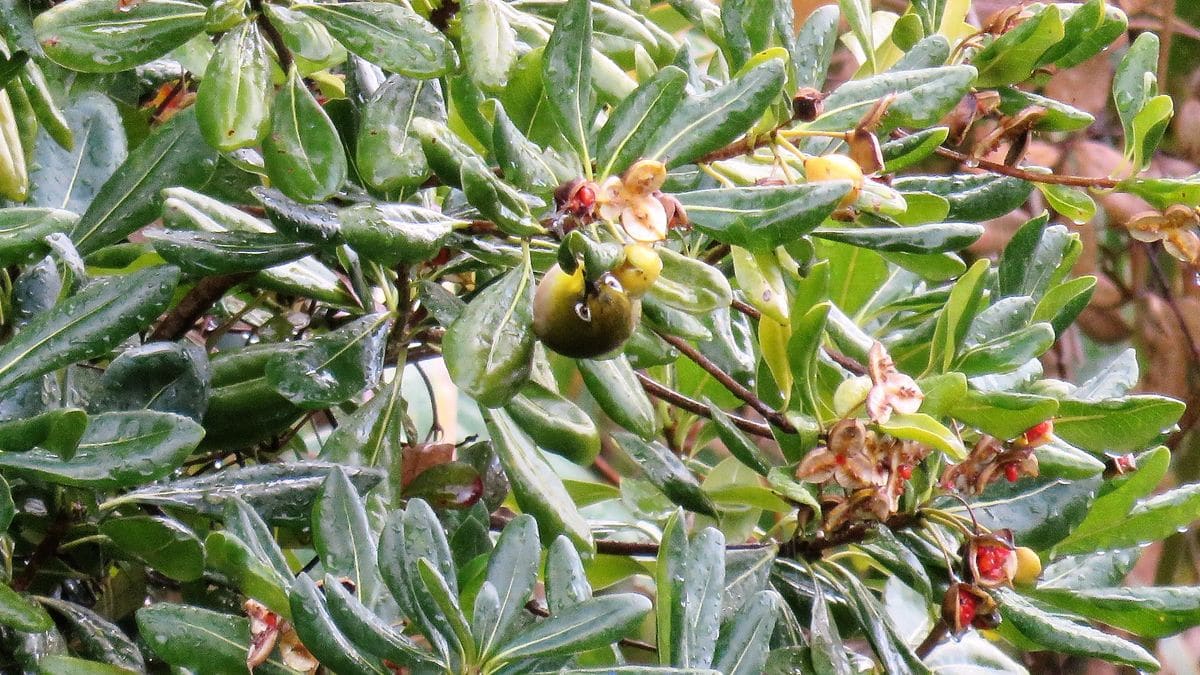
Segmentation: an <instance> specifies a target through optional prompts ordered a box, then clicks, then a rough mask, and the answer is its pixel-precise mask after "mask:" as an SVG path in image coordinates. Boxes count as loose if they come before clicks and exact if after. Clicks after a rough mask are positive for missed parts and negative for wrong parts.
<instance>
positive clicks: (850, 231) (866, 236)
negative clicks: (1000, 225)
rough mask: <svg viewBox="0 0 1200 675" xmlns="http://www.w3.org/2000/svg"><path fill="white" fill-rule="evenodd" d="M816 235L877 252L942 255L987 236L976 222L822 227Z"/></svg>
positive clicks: (816, 231)
mask: <svg viewBox="0 0 1200 675" xmlns="http://www.w3.org/2000/svg"><path fill="white" fill-rule="evenodd" d="M812 234H813V236H814V237H819V238H821V239H828V240H830V241H837V242H841V243H844V244H850V245H851V246H861V247H862V248H869V249H873V250H876V251H894V252H899V253H940V252H943V251H958V250H961V249H964V248H966V247H967V246H969V245H971V244H972V243H974V242H975V240H976V239H979V237H981V236H982V235H983V227H981V226H979V225H975V224H972V223H931V224H929V225H913V226H911V227H858V228H841V227H837V228H833V227H818V228H817V229H815V230H813V233H812Z"/></svg>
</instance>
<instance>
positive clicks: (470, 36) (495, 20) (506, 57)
mask: <svg viewBox="0 0 1200 675" xmlns="http://www.w3.org/2000/svg"><path fill="white" fill-rule="evenodd" d="M459 18H460V20H461V21H462V52H463V58H464V60H466V62H467V73H468V74H469V75H470V76H471V81H473V82H474V83H475V84H476V85H477V86H478V87H479V88H480V89H483V90H485V91H494V90H498V89H503V88H504V85H506V84H508V75H509V73H511V72H512V69H513V67H514V66H516V63H517V56H518V51H517V32H516V30H515V29H514V28H513V25H512V23H511V22H510V21H509V20H508V17H507V16H505V13H504V8H503V5H502V4H501V3H499V2H497V0H465V1H464V2H463V3H462V9H461V10H460V12H459Z"/></svg>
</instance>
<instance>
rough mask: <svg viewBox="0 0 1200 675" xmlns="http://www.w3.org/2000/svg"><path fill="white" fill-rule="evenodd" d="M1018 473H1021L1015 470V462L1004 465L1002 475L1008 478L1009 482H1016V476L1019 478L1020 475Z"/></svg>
mask: <svg viewBox="0 0 1200 675" xmlns="http://www.w3.org/2000/svg"><path fill="white" fill-rule="evenodd" d="M1020 475H1021V474H1020V473H1019V472H1018V471H1017V465H1016V464H1008V465H1005V467H1004V477H1005V478H1007V479H1008V482H1010V483H1015V482H1017V478H1019V477H1020Z"/></svg>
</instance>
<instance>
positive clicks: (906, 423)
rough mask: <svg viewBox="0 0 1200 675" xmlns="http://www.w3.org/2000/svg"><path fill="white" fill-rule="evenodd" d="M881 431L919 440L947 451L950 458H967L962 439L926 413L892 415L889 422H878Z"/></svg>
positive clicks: (958, 459) (957, 460) (936, 448)
mask: <svg viewBox="0 0 1200 675" xmlns="http://www.w3.org/2000/svg"><path fill="white" fill-rule="evenodd" d="M875 426H877V427H878V428H879V430H880V431H882V432H884V433H887V434H890V435H892V436H895V437H896V438H901V439H904V440H909V441H917V442H919V443H923V444H925V445H928V446H930V447H932V448H934V449H935V450H940V451H941V452H943V453H945V454H946V456H947V457H949V458H950V459H952V460H954V461H956V462H961V461H962V460H964V459H966V458H967V449H966V448H964V447H963V444H962V441H960V440H958V437H957V436H956V435H955V434H954V433H953V432H952V431H950V430H949V429H947V428H946V427H945V426H943V425H942V423H941V422H938V421H937V420H935V419H933V418H932V417H930V416H929V415H926V414H925V413H912V414H911V415H892V417H891V419H889V420H888V421H887V422H878V423H876V425H875Z"/></svg>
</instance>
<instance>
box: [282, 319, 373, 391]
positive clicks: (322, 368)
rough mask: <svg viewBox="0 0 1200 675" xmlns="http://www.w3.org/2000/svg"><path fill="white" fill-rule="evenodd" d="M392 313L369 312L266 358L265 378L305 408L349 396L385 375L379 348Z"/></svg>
mask: <svg viewBox="0 0 1200 675" xmlns="http://www.w3.org/2000/svg"><path fill="white" fill-rule="evenodd" d="M391 318H392V317H391V315H390V314H389V313H387V312H380V313H377V314H369V315H367V316H364V317H362V318H360V319H357V320H355V321H353V322H351V323H349V324H346V325H345V326H343V327H341V328H339V329H337V330H335V331H333V332H331V333H326V334H324V335H321V336H318V337H315V338H313V339H312V340H311V341H310V342H309V343H308V344H307V345H305V346H303V347H302V348H300V349H299V350H297V351H291V352H288V353H281V354H278V355H276V356H274V357H272V358H271V360H270V361H268V362H267V370H266V373H267V381H268V382H270V384H271V386H272V387H274V388H275V390H276V391H278V392H279V393H280V394H281V395H283V396H284V398H286V399H288V400H289V401H291V402H293V403H295V404H296V405H298V406H301V407H303V408H309V409H320V408H327V407H329V406H331V405H333V404H335V403H341V402H342V401H346V400H349V399H350V398H351V397H353V396H355V395H356V394H358V393H360V392H361V391H362V390H364V389H366V388H367V387H370V386H372V385H374V384H375V383H376V382H378V381H379V378H380V376H381V375H382V374H383V352H384V343H385V342H386V338H387V334H388V328H389V326H391Z"/></svg>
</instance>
